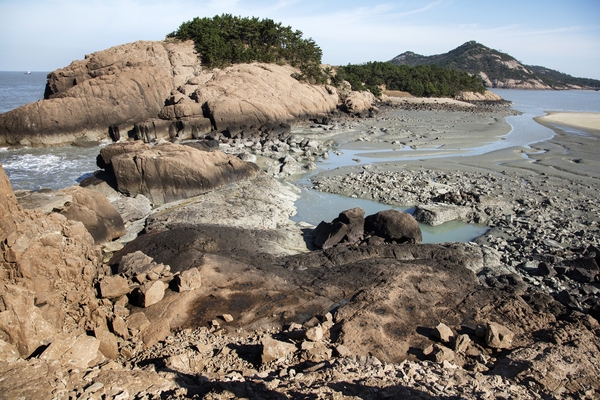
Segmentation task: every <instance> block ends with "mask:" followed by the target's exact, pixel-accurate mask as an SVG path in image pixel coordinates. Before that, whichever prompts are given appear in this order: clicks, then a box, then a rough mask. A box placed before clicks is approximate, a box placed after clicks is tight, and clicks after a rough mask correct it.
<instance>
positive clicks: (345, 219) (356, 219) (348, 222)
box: [314, 207, 365, 249]
mask: <svg viewBox="0 0 600 400" xmlns="http://www.w3.org/2000/svg"><path fill="white" fill-rule="evenodd" d="M364 215H365V211H364V210H363V209H362V208H360V207H356V208H352V209H350V210H346V211H342V212H341V213H340V215H339V216H338V217H337V218H335V219H334V220H333V221H331V222H325V221H323V222H321V223H320V224H319V225H318V226H317V228H316V229H315V234H314V245H315V246H317V247H318V248H321V249H327V248H330V247H333V246H335V245H336V244H338V243H340V242H344V243H356V242H358V241H360V239H361V238H362V237H363V234H364V226H365V220H364Z"/></svg>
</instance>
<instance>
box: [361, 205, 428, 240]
mask: <svg viewBox="0 0 600 400" xmlns="http://www.w3.org/2000/svg"><path fill="white" fill-rule="evenodd" d="M365 232H366V233H370V234H373V235H375V236H380V237H383V238H385V239H386V240H387V241H390V242H392V241H394V242H397V243H421V242H422V241H423V236H422V234H421V228H419V223H418V222H417V221H416V220H415V219H414V218H413V216H412V215H410V214H408V213H405V212H402V211H398V210H384V211H379V212H378V213H376V214H373V215H369V216H368V217H367V218H365Z"/></svg>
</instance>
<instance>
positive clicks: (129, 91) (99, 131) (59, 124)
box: [0, 41, 200, 146]
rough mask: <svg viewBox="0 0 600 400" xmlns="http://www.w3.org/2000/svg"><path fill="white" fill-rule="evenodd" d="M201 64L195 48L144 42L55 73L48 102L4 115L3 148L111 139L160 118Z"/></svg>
mask: <svg viewBox="0 0 600 400" xmlns="http://www.w3.org/2000/svg"><path fill="white" fill-rule="evenodd" d="M199 68H200V62H199V60H198V58H197V56H196V54H195V52H194V48H193V44H192V43H191V42H188V43H167V42H149V41H138V42H134V43H129V44H124V45H121V46H116V47H112V48H110V49H107V50H103V51H99V52H96V53H92V54H90V55H88V56H86V58H85V59H84V60H78V61H74V62H73V63H71V65H69V66H67V67H65V68H62V69H59V70H56V71H54V72H52V73H50V74H49V76H48V83H47V86H46V93H45V98H46V99H45V100H42V101H38V102H35V103H30V104H27V105H24V106H22V107H19V108H17V109H15V110H12V111H9V112H7V113H4V114H2V115H1V116H0V145H8V144H16V145H18V144H21V145H31V146H48V145H57V144H63V143H69V142H72V141H73V140H75V139H77V138H80V137H88V138H106V137H107V135H108V127H109V126H121V127H122V129H120V130H121V131H124V132H125V131H127V130H128V129H130V128H131V127H132V126H133V124H134V123H136V122H140V121H143V120H146V119H149V118H155V117H156V116H157V114H158V112H159V111H160V110H161V108H162V107H163V106H164V102H165V99H166V98H168V97H169V95H170V93H171V91H172V90H173V88H176V87H178V86H179V85H181V84H182V83H184V82H185V81H186V80H187V79H188V78H190V77H193V76H194V73H195V72H196V71H197V70H199Z"/></svg>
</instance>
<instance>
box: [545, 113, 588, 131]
mask: <svg viewBox="0 0 600 400" xmlns="http://www.w3.org/2000/svg"><path fill="white" fill-rule="evenodd" d="M534 120H535V121H536V122H538V123H539V124H541V125H544V126H547V127H549V128H550V129H553V128H554V127H556V125H558V126H561V125H563V126H568V127H572V128H578V129H582V130H584V131H592V132H594V133H595V134H599V133H600V113H592V112H563V111H549V112H548V113H547V115H544V116H541V117H536V118H534Z"/></svg>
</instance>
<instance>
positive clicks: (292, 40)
mask: <svg viewBox="0 0 600 400" xmlns="http://www.w3.org/2000/svg"><path fill="white" fill-rule="evenodd" d="M167 37H168V38H176V39H179V40H193V41H194V43H195V48H196V50H197V51H198V53H199V54H200V57H201V60H202V63H203V64H204V65H205V66H207V67H209V68H215V67H217V68H222V67H225V66H227V65H231V64H237V63H250V62H254V61H257V62H265V63H280V64H284V63H287V64H290V65H292V66H294V67H297V68H299V69H300V71H301V74H298V75H296V76H295V77H296V78H297V79H300V80H306V81H309V82H311V83H324V82H326V79H327V77H326V76H325V75H324V74H323V72H322V70H321V57H322V55H323V54H322V51H321V49H320V48H319V46H317V44H316V43H315V42H314V41H313V40H312V39H303V38H302V32H300V31H299V30H295V31H294V30H292V28H291V27H289V26H288V27H284V26H282V25H281V23H275V22H274V21H273V20H271V19H262V20H259V19H258V18H241V17H234V16H232V15H230V14H223V15H221V16H218V15H217V16H215V17H213V18H194V19H193V20H191V21H188V22H184V23H183V24H181V26H180V27H179V29H177V30H176V31H175V32H172V33H170V34H169V35H167Z"/></svg>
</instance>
